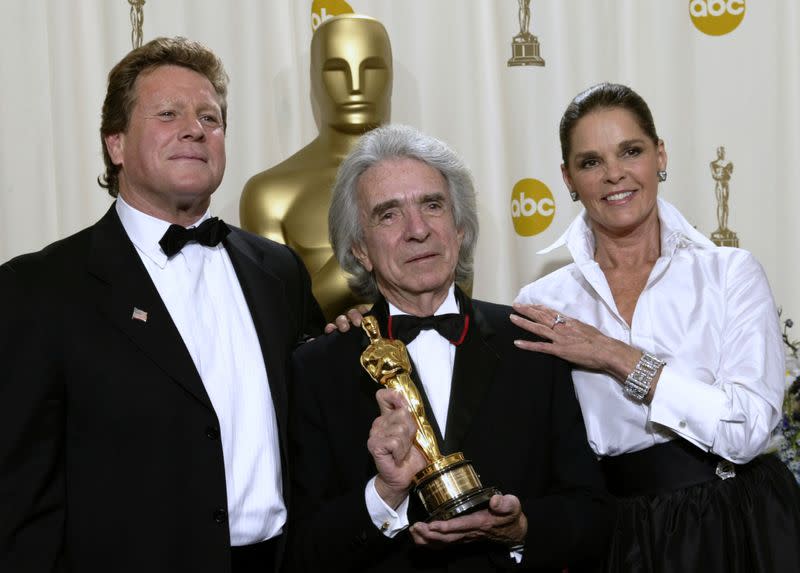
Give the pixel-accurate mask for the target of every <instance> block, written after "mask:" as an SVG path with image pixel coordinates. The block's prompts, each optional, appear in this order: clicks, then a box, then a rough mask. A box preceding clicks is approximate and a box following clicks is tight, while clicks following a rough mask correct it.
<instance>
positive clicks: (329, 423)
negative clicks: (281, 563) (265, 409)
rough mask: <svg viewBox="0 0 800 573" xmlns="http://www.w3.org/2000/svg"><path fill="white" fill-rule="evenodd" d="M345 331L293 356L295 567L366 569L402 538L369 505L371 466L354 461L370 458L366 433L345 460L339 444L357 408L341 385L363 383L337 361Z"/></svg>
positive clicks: (292, 526) (292, 521)
mask: <svg viewBox="0 0 800 573" xmlns="http://www.w3.org/2000/svg"><path fill="white" fill-rule="evenodd" d="M339 336H340V335H339V334H333V335H327V336H325V337H324V338H323V339H321V340H316V341H314V342H311V343H308V344H305V345H303V346H301V347H300V348H299V349H298V350H297V351H296V352H295V353H294V357H293V360H292V374H293V384H292V394H291V396H290V440H289V442H290V448H289V449H290V460H291V463H292V499H293V503H294V515H293V516H290V522H289V527H288V531H289V533H288V537H289V541H288V551H289V554H288V556H287V562H288V566H287V570H288V571H309V572H311V571H314V572H315V571H324V570H327V569H328V568H330V567H332V566H334V568H335V569H336V570H339V571H350V570H359V569H362V568H364V567H365V566H366V565H367V564H369V563H370V562H372V561H373V560H374V559H376V558H379V556H380V555H383V554H384V553H385V552H386V551H387V550H388V549H389V548H390V547H392V544H393V543H396V542H397V541H396V540H394V539H389V538H387V537H386V536H384V535H383V534H382V533H381V532H380V530H379V529H378V528H376V527H375V525H374V524H373V523H372V520H371V518H370V515H369V512H368V510H367V506H366V501H365V498H364V488H365V486H366V484H367V482H368V479H369V478H368V477H364V479H363V480H362V479H361V478H362V472H363V471H364V470H365V468H364V467H363V466H364V464H363V463H361V464H357V463H355V462H354V460H364V461H366V455H367V454H366V447H367V446H366V442H367V435H365V436H364V441H363V444H360V445H359V444H353V445H352V448H350V453H348V455H349V456H350V457H348V458H346V459H343V457H342V456H341V455H339V452H341V451H342V448H341V447H339V446H337V445H336V444H335V443H334V442H337V443H341V442H339V440H340V439H341V432H342V431H343V429H344V428H343V427H342V423H343V418H344V417H346V416H348V415H349V414H350V413H349V412H347V411H342V410H341V409H340V408H338V407H337V404H336V403H335V401H336V399H335V398H332V394H333V393H335V392H336V389H335V388H336V387H337V386H338V387H339V388H343V387H345V385H346V384H356V380H344V379H343V377H342V376H341V375H340V374H341V373H340V372H339V371H337V367H336V365H337V364H341V360H334V359H332V356H333V355H334V354H337V352H335V351H334V350H332V349H331V348H330V344H329V343H330V338H331V337H339ZM346 354H347V355H349V354H350V353H346ZM352 360H353V361H357V360H358V355H355V357H354V358H353V359H352ZM355 363H356V364H357V362H355ZM348 372H351V369H344V376H347V373H348ZM344 392H345V395H348V392H347V391H346V390H344ZM364 475H366V474H364Z"/></svg>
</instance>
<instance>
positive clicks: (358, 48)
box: [239, 14, 392, 320]
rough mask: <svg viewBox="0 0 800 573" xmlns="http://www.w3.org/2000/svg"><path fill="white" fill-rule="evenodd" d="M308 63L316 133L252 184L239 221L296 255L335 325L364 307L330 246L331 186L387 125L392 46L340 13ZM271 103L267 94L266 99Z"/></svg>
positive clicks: (360, 19)
mask: <svg viewBox="0 0 800 573" xmlns="http://www.w3.org/2000/svg"><path fill="white" fill-rule="evenodd" d="M310 57H311V59H310V80H311V104H312V109H313V112H314V117H315V119H316V121H317V124H318V127H319V135H318V136H317V137H316V138H314V140H312V141H311V142H310V143H308V145H306V146H305V147H303V148H302V149H300V150H299V151H297V152H296V153H294V154H293V155H291V156H290V157H288V158H287V159H285V160H284V161H282V162H280V163H278V164H277V165H273V166H272V167H270V168H268V169H265V170H264V171H261V172H260V173H257V174H255V175H253V176H252V177H251V178H250V180H249V181H248V182H247V183H246V184H245V186H244V189H243V191H242V195H241V199H240V202H239V220H240V222H241V226H242V227H243V228H244V229H245V230H247V231H250V232H251V233H255V234H257V235H261V236H263V237H267V238H269V239H273V240H275V241H278V242H279V243H284V244H286V245H289V246H290V247H292V249H294V251H295V252H296V253H297V254H298V255H299V256H300V258H301V259H302V260H303V263H304V264H305V266H306V268H307V269H308V272H309V274H310V275H311V288H312V291H313V293H314V297H315V298H316V299H317V301H318V302H319V304H320V306H321V307H322V311H323V312H324V313H325V318H327V319H328V320H332V319H333V318H334V317H335V316H337V315H338V314H341V313H343V312H345V311H346V310H347V309H349V308H352V307H353V306H355V305H356V304H358V303H361V302H365V301H364V300H361V299H359V298H358V297H356V295H354V294H353V293H352V292H351V291H350V288H349V287H348V286H347V276H346V275H345V273H344V271H342V269H341V268H340V267H339V263H338V261H337V260H336V256H335V255H334V253H333V249H332V248H331V244H330V240H329V237H328V209H329V208H330V205H331V186H332V185H333V182H334V179H335V178H336V171H337V170H338V169H339V164H340V163H341V162H342V160H343V159H344V158H345V157H346V156H347V154H348V153H350V151H351V150H352V149H353V147H354V146H355V144H356V142H357V141H358V139H359V138H360V137H361V136H362V135H363V134H364V133H366V132H368V131H369V130H371V129H374V128H375V127H378V126H379V125H382V124H384V123H388V122H389V120H390V117H391V95H392V48H391V44H390V43H389V35H388V33H387V32H386V28H384V26H383V24H381V23H380V22H379V21H378V20H376V19H374V18H370V17H369V16H362V15H358V14H342V15H339V16H335V17H333V18H329V19H327V20H325V21H324V22H323V23H322V24H320V26H319V27H318V28H317V30H316V32H314V35H313V37H312V39H311V53H310ZM271 97H272V96H271V94H267V95H266V100H267V101H269V100H270V99H271ZM264 137H265V138H267V139H269V138H272V137H274V134H265V135H264Z"/></svg>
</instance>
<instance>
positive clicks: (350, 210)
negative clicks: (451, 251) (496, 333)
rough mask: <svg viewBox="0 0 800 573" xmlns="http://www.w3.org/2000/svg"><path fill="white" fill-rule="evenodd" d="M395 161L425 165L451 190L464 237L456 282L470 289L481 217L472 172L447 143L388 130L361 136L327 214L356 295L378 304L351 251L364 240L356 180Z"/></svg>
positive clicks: (408, 130) (399, 128) (371, 281)
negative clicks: (366, 172) (370, 170)
mask: <svg viewBox="0 0 800 573" xmlns="http://www.w3.org/2000/svg"><path fill="white" fill-rule="evenodd" d="M397 158H409V159H416V160H418V161H421V162H423V163H425V164H427V165H429V166H430V167H433V168H434V169H436V170H437V171H439V173H441V174H442V176H443V177H444V179H445V181H446V182H447V186H448V189H449V190H450V197H451V199H452V201H451V202H452V205H453V220H454V221H455V226H456V229H458V230H459V231H463V233H464V239H463V240H462V242H461V249H460V250H459V253H458V264H457V265H456V277H455V278H456V282H460V283H462V284H466V283H467V282H469V280H470V279H471V278H472V256H473V252H474V250H475V243H476V242H477V240H478V212H477V208H476V206H475V185H474V184H473V182H472V175H471V174H470V172H469V169H467V166H466V165H465V164H464V162H463V161H461V159H460V158H459V157H458V156H457V155H456V153H455V152H454V151H453V150H452V149H450V147H449V146H448V145H447V144H445V143H444V142H442V141H440V140H438V139H436V138H434V137H431V136H429V135H425V134H424V133H422V132H420V131H419V130H417V129H414V128H413V127H409V126H406V125H385V126H383V127H379V128H377V129H373V130H372V131H369V132H367V133H366V134H365V135H363V136H362V137H361V139H359V141H358V143H357V144H356V146H355V148H354V149H353V150H352V151H351V152H350V154H349V155H348V156H347V157H346V158H345V160H344V161H343V162H342V164H341V165H340V166H339V171H338V173H337V174H336V181H335V182H334V184H333V190H332V195H333V197H332V200H331V208H330V211H329V212H328V231H329V236H330V242H331V246H332V247H333V252H334V254H335V255H336V259H337V260H338V261H339V265H340V266H341V267H342V269H344V271H345V272H346V273H347V274H348V275H350V276H349V277H348V281H347V282H348V284H349V285H350V288H351V289H352V290H353V292H355V293H356V294H357V295H359V296H362V297H364V298H366V299H368V300H375V298H376V297H377V296H378V294H379V293H378V285H377V283H376V282H375V277H374V276H373V274H372V273H370V272H368V271H367V270H366V269H365V268H364V267H363V266H361V263H359V262H358V259H356V257H355V256H354V255H353V246H354V245H356V244H358V243H360V242H361V241H362V240H363V238H364V229H363V228H362V227H361V222H360V221H359V209H358V181H359V178H360V177H361V175H363V174H364V172H365V171H366V170H367V169H369V168H370V167H372V166H374V165H377V164H378V163H380V162H381V161H387V160H391V159H397Z"/></svg>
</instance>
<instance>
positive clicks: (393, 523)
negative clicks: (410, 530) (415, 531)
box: [364, 476, 408, 537]
mask: <svg viewBox="0 0 800 573" xmlns="http://www.w3.org/2000/svg"><path fill="white" fill-rule="evenodd" d="M376 477H377V476H376ZM364 500H365V501H366V502H367V512H368V513H369V517H370V519H372V523H374V524H375V527H377V528H378V529H380V530H381V533H383V534H384V535H385V536H386V537H394V536H396V535H397V534H398V533H400V532H401V531H403V530H404V529H406V528H407V527H408V496H406V497H405V498H404V499H403V501H402V502H401V503H400V505H399V506H398V507H397V509H396V510H395V509H392V508H391V507H389V506H388V505H386V502H384V501H383V499H382V498H381V496H380V495H378V490H376V489H375V478H372V479H371V480H369V481H368V482H367V487H366V488H364Z"/></svg>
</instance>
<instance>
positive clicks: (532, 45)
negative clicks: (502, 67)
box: [508, 33, 544, 66]
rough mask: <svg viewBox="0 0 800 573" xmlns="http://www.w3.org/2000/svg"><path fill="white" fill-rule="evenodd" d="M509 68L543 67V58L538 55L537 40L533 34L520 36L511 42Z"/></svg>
mask: <svg viewBox="0 0 800 573" xmlns="http://www.w3.org/2000/svg"><path fill="white" fill-rule="evenodd" d="M508 65H509V66H543V65H544V58H542V57H541V56H540V55H539V39H538V38H537V37H536V36H534V35H533V34H530V33H528V34H520V35H518V36H514V38H513V39H512V40H511V59H510V60H508Z"/></svg>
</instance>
